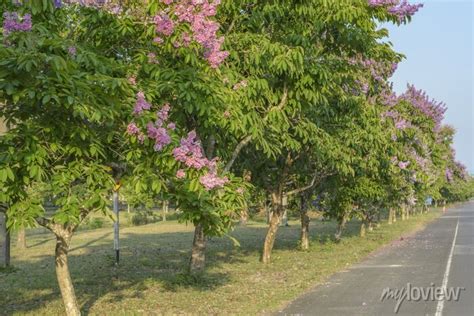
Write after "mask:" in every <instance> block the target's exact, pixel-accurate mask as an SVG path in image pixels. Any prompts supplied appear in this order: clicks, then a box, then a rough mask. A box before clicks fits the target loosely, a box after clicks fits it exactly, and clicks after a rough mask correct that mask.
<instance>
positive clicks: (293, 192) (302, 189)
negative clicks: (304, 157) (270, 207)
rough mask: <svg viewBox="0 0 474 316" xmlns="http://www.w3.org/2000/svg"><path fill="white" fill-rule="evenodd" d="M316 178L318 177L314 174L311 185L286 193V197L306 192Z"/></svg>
mask: <svg viewBox="0 0 474 316" xmlns="http://www.w3.org/2000/svg"><path fill="white" fill-rule="evenodd" d="M317 177H318V175H317V174H315V175H314V177H313V179H312V180H311V183H310V184H308V185H306V186H304V187H301V188H298V189H295V190H292V191H289V192H287V193H286V195H287V196H290V195H294V194H298V193H300V192H303V191H306V190H309V189H311V188H312V187H313V186H314V184H315V182H316V179H317Z"/></svg>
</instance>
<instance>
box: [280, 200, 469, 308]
mask: <svg viewBox="0 0 474 316" xmlns="http://www.w3.org/2000/svg"><path fill="white" fill-rule="evenodd" d="M473 223H474V203H473V202H470V203H466V204H463V205H457V206H455V207H453V208H451V209H450V210H449V211H448V212H447V213H446V214H444V215H443V216H442V217H440V218H439V219H437V220H435V221H433V222H432V223H430V224H429V225H428V226H427V227H426V228H425V229H424V230H422V231H419V232H417V233H416V234H413V235H411V236H405V237H404V238H403V240H397V241H395V242H393V243H391V244H390V245H389V246H388V247H384V248H383V249H382V250H381V251H377V252H375V253H374V254H373V255H371V256H369V257H368V258H366V259H365V260H363V261H362V262H361V263H359V264H355V265H353V266H351V267H349V268H348V269H347V270H344V271H341V272H339V273H336V274H334V275H333V276H331V277H330V278H329V279H328V280H327V282H325V283H324V284H322V285H320V286H318V287H315V288H313V289H312V290H311V291H309V292H308V293H306V294H305V295H303V296H301V297H299V298H298V299H297V300H295V301H293V302H292V303H290V304H289V305H288V306H287V307H286V308H284V309H283V310H282V311H281V312H280V313H279V314H281V315H296V314H298V315H374V316H375V315H395V314H398V315H437V316H440V315H442V314H443V312H445V313H446V315H472V311H473V310H474V304H473V302H472V297H473V287H474V276H473V273H472V267H473V266H474V251H473V249H474V248H473V246H474V234H473V229H472V228H473V226H472V225H473ZM436 291H441V292H443V293H446V295H445V296H444V297H437V296H436ZM423 293H425V294H426V295H425V294H423ZM449 293H451V294H452V296H451V298H448V295H449ZM423 295H425V298H423Z"/></svg>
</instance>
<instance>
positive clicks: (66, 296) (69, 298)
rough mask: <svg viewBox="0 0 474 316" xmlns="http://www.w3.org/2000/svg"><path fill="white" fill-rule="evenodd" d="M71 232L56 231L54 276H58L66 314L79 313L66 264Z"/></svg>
mask: <svg viewBox="0 0 474 316" xmlns="http://www.w3.org/2000/svg"><path fill="white" fill-rule="evenodd" d="M71 237H72V233H69V232H67V231H61V233H58V232H57V233H56V252H55V254H56V277H57V278H58V284H59V289H60V290H61V295H62V297H63V302H64V307H65V309H66V315H67V316H78V315H81V311H80V309H79V305H78V304H77V299H76V294H75V292H74V286H73V284H72V280H71V275H70V273H69V266H68V257H67V254H68V251H69V245H70V242H71Z"/></svg>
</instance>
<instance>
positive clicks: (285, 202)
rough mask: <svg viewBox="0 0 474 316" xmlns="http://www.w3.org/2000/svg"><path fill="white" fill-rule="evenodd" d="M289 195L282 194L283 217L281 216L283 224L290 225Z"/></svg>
mask: <svg viewBox="0 0 474 316" xmlns="http://www.w3.org/2000/svg"><path fill="white" fill-rule="evenodd" d="M287 207H288V196H286V195H285V194H283V195H282V198H281V209H282V213H283V215H282V217H281V226H285V227H288V226H290V225H288V208H287Z"/></svg>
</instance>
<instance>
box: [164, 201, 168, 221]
mask: <svg viewBox="0 0 474 316" xmlns="http://www.w3.org/2000/svg"><path fill="white" fill-rule="evenodd" d="M168 207H169V202H168V201H163V222H166V214H167V213H168Z"/></svg>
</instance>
